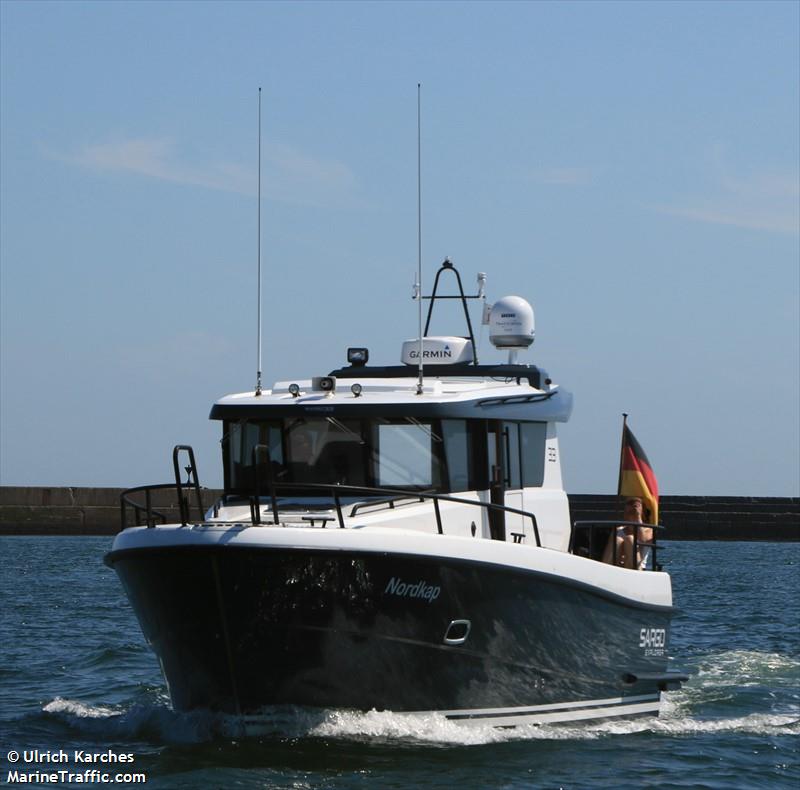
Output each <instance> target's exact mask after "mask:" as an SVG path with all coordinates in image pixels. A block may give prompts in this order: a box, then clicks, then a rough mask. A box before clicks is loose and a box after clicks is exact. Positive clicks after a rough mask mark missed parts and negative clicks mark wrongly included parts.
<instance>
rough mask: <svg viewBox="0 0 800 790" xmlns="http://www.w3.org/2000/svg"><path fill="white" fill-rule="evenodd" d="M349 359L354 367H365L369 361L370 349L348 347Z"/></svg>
mask: <svg viewBox="0 0 800 790" xmlns="http://www.w3.org/2000/svg"><path fill="white" fill-rule="evenodd" d="M347 361H348V362H349V363H350V364H351V365H353V367H358V368H360V367H363V366H364V365H366V364H367V362H369V349H368V348H348V349H347Z"/></svg>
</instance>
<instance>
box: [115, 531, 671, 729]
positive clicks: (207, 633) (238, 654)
mask: <svg viewBox="0 0 800 790" xmlns="http://www.w3.org/2000/svg"><path fill="white" fill-rule="evenodd" d="M107 562H108V563H109V564H110V565H112V566H113V567H114V568H115V569H116V571H117V572H118V574H119V576H120V578H121V580H122V582H123V585H124V587H125V589H126V591H127V593H128V596H129V598H130V600H131V602H132V605H133V607H134V610H135V612H136V614H137V617H138V619H139V622H140V624H141V626H142V630H143V632H144V634H145V637H146V639H147V641H148V642H149V644H150V645H151V646H152V648H153V650H154V651H155V653H156V654H157V656H158V658H159V660H160V663H161V667H162V670H163V673H164V676H165V679H166V682H167V685H168V687H169V693H170V696H171V699H172V703H173V706H174V707H175V709H177V710H180V711H188V710H194V709H198V708H206V709H211V710H215V711H222V712H226V713H231V714H237V715H252V714H257V713H258V712H259V711H260V710H262V709H263V708H265V707H267V706H273V705H283V704H291V705H300V706H313V707H320V708H351V709H363V710H369V709H373V708H375V709H378V710H392V711H396V712H402V711H443V712H445V714H446V715H447V716H449V717H450V718H453V719H487V720H491V721H497V722H498V723H514V722H515V721H516V720H517V719H519V721H523V720H524V721H529V720H532V721H539V720H542V721H545V720H565V719H581V718H595V717H600V716H604V717H605V716H614V715H631V714H636V713H654V712H657V708H658V700H659V696H660V690H661V689H663V688H665V687H666V686H665V682H664V678H665V677H666V675H665V673H666V665H667V645H668V639H669V620H670V616H671V612H672V609H671V607H668V606H656V605H644V604H642V603H639V602H635V601H631V600H628V599H625V598H623V597H621V596H617V595H613V594H611V593H604V592H603V591H601V590H599V589H597V588H595V587H592V586H590V585H588V584H581V583H579V582H576V581H574V580H566V579H564V578H561V577H557V576H552V575H548V574H546V573H542V572H536V571H525V570H522V569H519V568H507V567H503V566H499V565H491V564H488V563H478V562H474V561H457V560H453V559H447V560H443V559H441V558H431V557H427V556H416V555H407V554H406V555H398V554H389V553H370V552H354V551H331V550H310V549H290V548H271V547H242V546H225V545H217V546H188V547H158V548H141V549H123V550H119V551H114V552H112V553H111V554H109V555H108V557H107Z"/></svg>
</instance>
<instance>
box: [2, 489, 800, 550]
mask: <svg viewBox="0 0 800 790" xmlns="http://www.w3.org/2000/svg"><path fill="white" fill-rule="evenodd" d="M121 492H122V489H120V488H78V487H61V488H56V487H41V486H0V535H113V534H115V533H116V532H118V531H119V528H120V502H119V495H120V493H121ZM220 493H221V492H220V491H217V490H214V489H204V490H203V505H204V507H210V506H211V505H212V504H213V502H214V500H215V499H216V498H217V497H218V496H219V495H220ZM569 503H570V510H571V512H572V518H573V520H591V519H598V520H606V519H614V518H619V516H620V505H619V499H618V498H617V497H616V496H613V495H606V494H573V495H571V496H570V497H569ZM190 504H191V507H192V518H193V519H194V518H197V517H198V516H197V509H196V507H195V502H194V496H192V498H191V502H190ZM152 505H153V509H154V510H157V511H159V512H160V513H162V514H163V515H164V517H165V519H166V520H167V522H175V521H179V520H180V511H179V510H178V507H177V501H176V497H175V492H174V491H173V490H171V489H166V490H163V491H157V492H154V493H153V502H152ZM129 523H132V513H131V511H130V509H129ZM661 523H662V524H664V525H665V526H666V529H665V531H664V534H663V538H665V539H667V540H773V541H774V540H780V541H800V497H735V496H663V497H661Z"/></svg>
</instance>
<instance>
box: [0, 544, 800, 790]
mask: <svg viewBox="0 0 800 790" xmlns="http://www.w3.org/2000/svg"><path fill="white" fill-rule="evenodd" d="M110 544H111V539H110V538H93V537H92V538H87V537H69V538H59V537H6V538H0V556H1V557H2V566H0V567H1V568H2V570H1V571H0V573H1V574H2V577H1V579H0V651H2V662H0V771H2V773H0V782H2V783H3V784H7V783H8V782H9V779H11V780H12V782H13V781H14V779H15V778H16V781H17V782H19V781H20V775H21V774H29V775H30V776H29V778H37V777H38V779H39V782H38V786H47V787H53V786H62V787H68V786H77V785H78V784H79V783H80V785H81V786H82V787H86V786H89V785H93V786H98V785H99V784H100V783H101V781H100V779H99V778H98V777H99V776H100V775H101V774H106V775H107V776H109V777H111V778H112V779H114V778H116V777H119V781H120V782H121V783H122V784H121V785H118V786H138V785H135V784H134V781H139V782H140V781H141V777H145V778H146V780H147V782H146V786H147V787H149V788H198V787H215V788H216V787H220V788H222V787H224V788H229V787H236V788H251V787H252V788H271V787H276V788H278V787H280V788H350V787H356V788H360V787H364V788H367V787H369V788H374V787H392V788H409V787H417V786H425V787H427V788H450V787H458V788H470V787H476V788H477V787H488V788H526V787H542V788H559V787H563V788H603V787H611V788H623V787H648V786H653V787H655V786H658V787H663V788H678V787H680V788H688V787H707V788H725V789H726V790H727V789H728V788H747V790H750V789H751V788H793V789H794V790H796V788H798V787H800V737H798V736H800V617H799V616H798V605H797V601H798V600H799V599H800V544H779V543H711V542H691V543H689V542H686V543H680V542H667V543H666V544H665V547H664V549H663V552H660V554H659V558H660V559H663V561H664V563H665V569H666V570H668V571H669V572H670V574H671V575H672V582H673V590H674V598H675V605H676V606H677V607H678V610H679V611H678V613H677V615H676V616H675V618H674V620H673V627H672V642H671V645H670V653H671V656H672V664H671V666H672V667H673V668H675V669H680V670H684V671H687V672H688V673H689V674H690V675H691V679H690V681H689V683H688V684H687V685H686V686H685V687H684V688H683V689H682V690H681V691H677V692H671V693H669V694H667V695H666V696H665V701H664V702H663V703H662V706H663V708H662V715H661V716H660V717H659V718H648V719H636V720H632V721H612V722H605V723H588V724H579V725H575V724H571V725H557V726H556V725H551V726H527V727H518V728H516V729H496V728H492V727H488V726H477V727H463V726H459V725H457V724H454V723H452V722H449V721H447V720H445V719H444V718H442V717H440V716H436V715H424V716H408V715H397V714H392V713H385V712H376V711H372V712H368V713H359V712H353V711H321V712H320V711H309V710H299V709H276V710H275V711H274V712H273V714H272V716H271V718H270V720H269V721H270V723H269V726H268V728H267V730H266V732H265V734H263V735H261V736H259V737H251V738H243V737H240V735H239V734H238V730H237V723H236V721H234V720H231V719H228V718H227V717H224V716H216V715H212V714H209V713H194V714H177V713H174V712H173V711H172V710H171V709H170V706H169V699H168V695H167V691H166V688H165V686H164V682H163V680H162V677H161V674H160V671H159V668H158V663H157V660H156V658H155V656H154V655H153V654H152V653H151V652H150V650H149V649H148V648H147V646H146V645H145V642H144V639H143V637H142V634H141V631H140V630H139V627H138V624H137V622H136V620H135V618H134V616H133V613H132V611H131V608H130V606H129V604H128V602H127V600H126V598H125V595H124V593H123V591H122V588H121V585H120V583H119V581H118V579H117V577H116V575H115V574H114V572H113V571H111V570H110V569H108V568H106V567H105V566H104V565H103V563H102V556H103V554H104V552H106V551H107V550H108V549H109V548H110ZM356 682H357V681H356ZM62 754H63V755H65V756H66V760H62V759H61V758H60V755H62ZM15 757H16V762H14V761H13V760H14V758H15ZM48 758H49V759H48ZM14 771H16V772H17V773H13V772H14ZM37 771H38V772H39V773H38V774H36V773H35V772H37ZM58 771H62V773H60V774H59V773H58ZM44 774H47V775H48V776H50V775H52V776H55V777H56V779H57V782H56V784H53V783H52V782H47V784H45V783H44V782H46V781H47V778H48V777H47V776H43V775H44ZM137 777H138V779H137ZM70 780H71V781H70ZM9 786H11V785H9ZM26 786H28V787H30V786H31V784H26Z"/></svg>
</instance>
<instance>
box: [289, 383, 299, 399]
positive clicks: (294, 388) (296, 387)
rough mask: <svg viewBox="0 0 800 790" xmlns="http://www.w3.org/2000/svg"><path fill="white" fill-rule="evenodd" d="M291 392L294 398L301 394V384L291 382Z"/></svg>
mask: <svg viewBox="0 0 800 790" xmlns="http://www.w3.org/2000/svg"><path fill="white" fill-rule="evenodd" d="M289 392H290V393H291V395H292V397H293V398H296V397H297V396H298V395H299V394H300V385H299V384H290V385H289Z"/></svg>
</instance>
